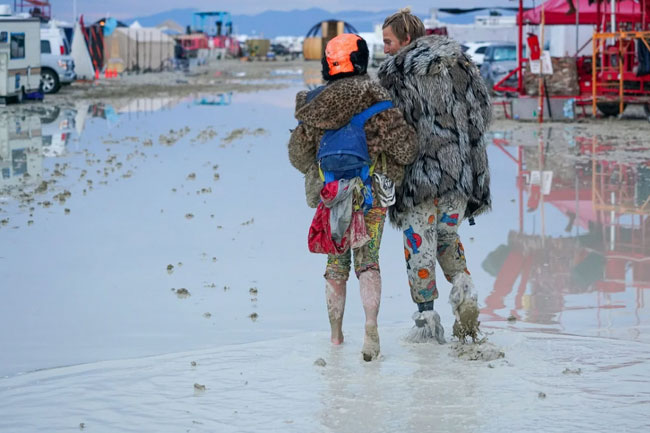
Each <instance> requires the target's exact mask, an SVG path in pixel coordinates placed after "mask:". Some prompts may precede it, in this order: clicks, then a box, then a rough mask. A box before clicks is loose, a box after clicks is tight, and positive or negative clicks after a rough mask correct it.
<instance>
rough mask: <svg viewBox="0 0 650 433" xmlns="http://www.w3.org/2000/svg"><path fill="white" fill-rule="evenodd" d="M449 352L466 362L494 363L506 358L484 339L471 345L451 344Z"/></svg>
mask: <svg viewBox="0 0 650 433" xmlns="http://www.w3.org/2000/svg"><path fill="white" fill-rule="evenodd" d="M451 351H452V353H453V354H454V355H455V356H456V357H458V358H460V359H464V360H466V361H494V360H496V359H500V358H505V356H506V354H505V353H504V352H503V351H502V350H500V349H499V348H498V347H497V346H495V345H494V344H492V343H490V342H488V341H487V340H486V339H483V340H481V341H479V342H477V343H473V344H465V343H460V342H457V343H452V344H451Z"/></svg>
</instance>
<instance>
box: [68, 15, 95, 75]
mask: <svg viewBox="0 0 650 433" xmlns="http://www.w3.org/2000/svg"><path fill="white" fill-rule="evenodd" d="M70 55H71V56H72V58H73V59H74V69H75V72H76V73H77V78H79V79H81V80H92V79H93V78H94V76H95V68H94V67H93V62H92V60H91V59H90V54H89V53H88V46H87V45H86V39H85V38H84V35H83V32H82V30H81V26H80V25H79V23H76V24H75V26H74V36H73V38H72V50H71V53H70Z"/></svg>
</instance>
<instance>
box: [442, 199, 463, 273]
mask: <svg viewBox="0 0 650 433" xmlns="http://www.w3.org/2000/svg"><path fill="white" fill-rule="evenodd" d="M466 207H467V203H466V202H465V201H463V200H453V201H452V200H445V199H440V200H439V202H438V208H437V216H438V223H437V224H438V246H437V252H436V255H437V257H438V263H439V264H440V268H441V269H442V272H443V273H444V275H445V278H446V279H447V281H449V282H450V283H451V282H453V278H454V276H456V275H458V274H460V273H466V274H468V275H469V271H468V270H467V262H466V260H465V249H464V248H463V243H462V242H461V241H460V237H459V236H458V227H459V226H460V223H461V222H462V220H463V218H464V216H465V208H466Z"/></svg>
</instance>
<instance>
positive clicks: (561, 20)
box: [523, 0, 643, 25]
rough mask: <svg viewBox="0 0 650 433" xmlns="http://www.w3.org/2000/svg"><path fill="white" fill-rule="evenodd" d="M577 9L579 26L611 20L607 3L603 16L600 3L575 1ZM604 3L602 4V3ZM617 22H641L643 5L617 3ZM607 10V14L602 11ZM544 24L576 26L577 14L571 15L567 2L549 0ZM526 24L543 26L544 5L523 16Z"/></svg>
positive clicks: (587, 0)
mask: <svg viewBox="0 0 650 433" xmlns="http://www.w3.org/2000/svg"><path fill="white" fill-rule="evenodd" d="M573 1H574V3H575V5H576V9H579V11H580V13H579V21H580V22H579V24H587V25H590V24H593V25H596V24H598V21H599V18H600V21H601V22H603V21H604V20H606V21H607V22H609V20H610V19H611V13H610V5H609V2H607V5H606V7H603V6H602V5H601V7H600V9H601V14H600V16H599V14H598V2H593V3H592V4H589V0H573ZM601 3H602V2H601ZM615 6H616V9H615V10H616V20H617V21H625V22H641V21H642V19H643V13H642V10H641V5H640V4H639V3H637V2H635V1H630V0H623V1H620V0H619V1H617V2H616V5H615ZM604 10H606V12H605V13H602V11H604ZM544 22H545V24H547V25H561V24H567V25H572V24H573V25H575V24H576V16H575V14H569V5H568V3H567V1H566V0H548V1H547V2H545V3H544ZM523 23H524V24H541V23H542V5H539V6H537V7H536V8H534V9H529V10H527V11H526V12H524V14H523Z"/></svg>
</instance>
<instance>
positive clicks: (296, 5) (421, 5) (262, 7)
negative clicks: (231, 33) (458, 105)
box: [0, 0, 532, 20]
mask: <svg viewBox="0 0 650 433" xmlns="http://www.w3.org/2000/svg"><path fill="white" fill-rule="evenodd" d="M0 3H4V2H3V1H2V0H0ZM7 3H9V2H7ZM11 3H13V2H11ZM51 3H52V4H53V6H52V13H53V15H54V16H55V17H58V18H60V19H66V20H70V19H71V18H72V10H73V0H53V1H51ZM528 3H530V4H531V5H532V0H525V1H524V4H528ZM76 4H77V13H78V14H85V15H86V17H87V18H89V19H92V18H97V17H102V16H105V15H107V14H108V15H110V16H112V17H115V18H119V19H128V18H132V17H139V16H147V15H152V14H155V13H158V12H164V11H166V10H169V9H181V8H197V9H205V10H220V9H221V8H223V7H224V6H225V2H215V1H214V0H189V1H178V0H76ZM517 5H518V2H517V1H516V0H464V1H459V0H439V1H432V0H429V1H427V0H407V1H405V2H404V3H399V2H395V1H394V0H375V1H365V0H362V1H356V2H354V1H350V0H328V1H327V2H324V1H322V0H266V1H265V0H237V1H234V2H227V7H226V9H225V10H227V11H228V12H230V13H231V14H250V15H254V14H258V13H260V12H264V11H266V10H291V9H308V8H311V7H319V8H322V9H326V10H329V11H332V12H334V11H339V10H368V11H371V10H374V11H377V10H385V9H397V8H399V7H405V6H411V7H412V9H413V11H414V12H417V13H419V14H428V11H429V9H431V8H433V7H464V8H471V7H478V6H517Z"/></svg>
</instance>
